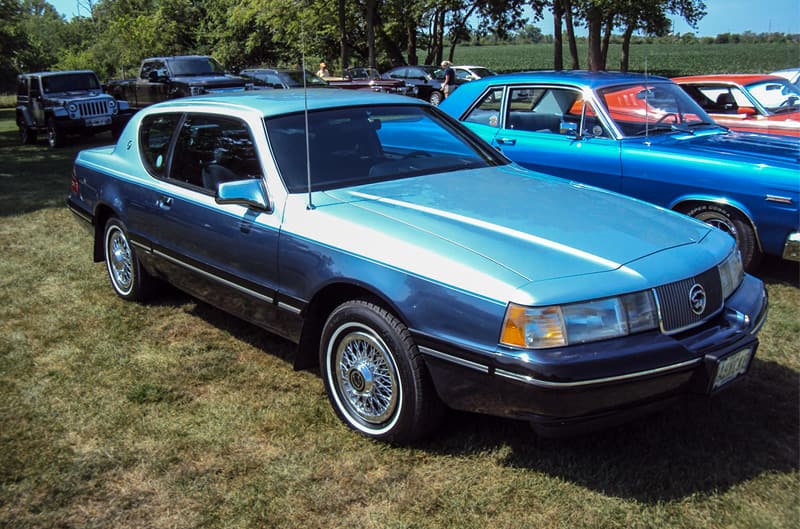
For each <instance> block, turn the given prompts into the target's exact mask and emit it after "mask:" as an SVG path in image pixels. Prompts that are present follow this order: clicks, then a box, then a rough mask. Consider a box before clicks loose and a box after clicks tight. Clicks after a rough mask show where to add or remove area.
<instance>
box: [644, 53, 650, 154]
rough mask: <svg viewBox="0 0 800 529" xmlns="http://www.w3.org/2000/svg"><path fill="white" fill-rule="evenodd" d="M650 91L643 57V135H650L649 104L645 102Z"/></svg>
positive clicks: (645, 61) (647, 136) (645, 60)
mask: <svg viewBox="0 0 800 529" xmlns="http://www.w3.org/2000/svg"><path fill="white" fill-rule="evenodd" d="M649 93H650V83H649V82H648V77H647V57H645V58H644V137H645V140H646V139H648V138H649V137H650V115H649V113H650V110H649V108H650V106H649V105H648V104H647V96H648V95H649Z"/></svg>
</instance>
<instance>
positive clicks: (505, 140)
mask: <svg viewBox="0 0 800 529" xmlns="http://www.w3.org/2000/svg"><path fill="white" fill-rule="evenodd" d="M495 141H497V144H498V145H516V144H517V140H515V139H513V138H497V139H496V140H495Z"/></svg>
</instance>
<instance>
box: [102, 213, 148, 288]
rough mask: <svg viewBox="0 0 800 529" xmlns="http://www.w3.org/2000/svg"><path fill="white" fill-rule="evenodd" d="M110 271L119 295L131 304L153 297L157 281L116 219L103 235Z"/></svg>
mask: <svg viewBox="0 0 800 529" xmlns="http://www.w3.org/2000/svg"><path fill="white" fill-rule="evenodd" d="M103 248H104V251H105V255H104V256H105V261H106V270H107V271H108V278H109V279H110V280H111V286H112V287H114V291H115V292H116V293H117V295H118V296H119V297H121V298H123V299H126V300H128V301H144V300H145V299H147V298H148V297H149V296H150V293H151V291H152V287H153V282H154V279H153V278H152V277H150V276H149V275H148V274H147V272H145V271H144V269H143V268H142V265H141V263H140V262H139V259H138V258H137V257H136V251H135V250H134V248H133V246H131V243H130V240H129V239H128V232H127V229H126V228H125V225H124V224H123V223H122V221H121V220H119V219H118V218H116V217H112V218H110V219H108V222H106V229H105V231H104V233H103Z"/></svg>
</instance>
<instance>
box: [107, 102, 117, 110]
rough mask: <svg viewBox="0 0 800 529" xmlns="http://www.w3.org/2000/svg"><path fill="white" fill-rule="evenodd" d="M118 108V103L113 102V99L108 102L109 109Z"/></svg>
mask: <svg viewBox="0 0 800 529" xmlns="http://www.w3.org/2000/svg"><path fill="white" fill-rule="evenodd" d="M116 107H117V102H116V101H115V100H113V99H109V100H108V108H110V109H112V110H113V109H114V108H116Z"/></svg>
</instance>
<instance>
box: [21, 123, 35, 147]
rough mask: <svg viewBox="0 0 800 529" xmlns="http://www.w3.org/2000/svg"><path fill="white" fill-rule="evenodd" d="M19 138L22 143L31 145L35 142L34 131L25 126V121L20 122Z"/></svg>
mask: <svg viewBox="0 0 800 529" xmlns="http://www.w3.org/2000/svg"><path fill="white" fill-rule="evenodd" d="M19 140H20V142H21V143H22V144H23V145H32V144H34V143H36V131H35V130H33V129H32V128H30V127H29V126H27V125H26V124H25V123H20V125H19Z"/></svg>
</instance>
